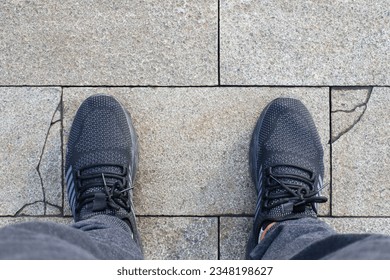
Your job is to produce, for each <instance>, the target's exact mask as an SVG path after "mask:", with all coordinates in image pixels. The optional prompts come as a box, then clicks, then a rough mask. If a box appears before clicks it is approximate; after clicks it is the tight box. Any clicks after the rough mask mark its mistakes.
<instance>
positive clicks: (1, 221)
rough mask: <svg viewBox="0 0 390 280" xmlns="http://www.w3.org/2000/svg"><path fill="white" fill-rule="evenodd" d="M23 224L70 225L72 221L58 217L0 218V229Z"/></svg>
mask: <svg viewBox="0 0 390 280" xmlns="http://www.w3.org/2000/svg"><path fill="white" fill-rule="evenodd" d="M24 222H53V223H59V224H64V225H70V224H71V223H73V220H72V219H70V218H59V217H16V218H10V217H0V227H4V226H8V225H13V224H17V223H24Z"/></svg>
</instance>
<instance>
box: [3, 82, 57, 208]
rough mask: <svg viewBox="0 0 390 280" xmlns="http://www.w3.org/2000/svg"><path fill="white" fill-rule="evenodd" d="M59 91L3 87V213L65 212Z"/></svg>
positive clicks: (54, 89)
mask: <svg viewBox="0 0 390 280" xmlns="http://www.w3.org/2000/svg"><path fill="white" fill-rule="evenodd" d="M60 101H61V90H60V89H59V88H28V87H24V88H9V87H3V88H0V118H1V120H2V121H1V122H0V162H1V163H2V164H1V165H0V174H1V177H0V198H1V203H0V215H19V214H24V215H50V214H53V215H58V214H60V213H61V211H62V179H61V176H62V171H61V134H60V129H61V123H60V122H59V121H58V110H59V109H60V108H59V104H60Z"/></svg>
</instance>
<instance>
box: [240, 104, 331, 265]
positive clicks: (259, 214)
mask: <svg viewBox="0 0 390 280" xmlns="http://www.w3.org/2000/svg"><path fill="white" fill-rule="evenodd" d="M249 165H250V173H251V175H252V179H253V182H254V184H255V186H256V190H257V193H258V198H257V206H256V212H255V218H254V223H253V230H252V232H251V235H250V238H249V242H248V246H247V258H249V257H250V256H249V254H250V252H251V251H252V250H253V249H254V248H255V247H256V245H257V244H258V243H259V242H260V235H261V233H262V231H263V230H264V229H265V228H266V226H267V225H269V224H270V223H272V222H278V221H285V220H291V219H299V218H303V217H317V208H316V203H323V202H326V201H327V198H326V197H322V196H319V191H320V190H321V189H322V186H323V176H324V164H323V150H322V145H321V141H320V137H319V135H318V132H317V129H316V126H315V124H314V121H313V119H312V117H311V115H310V113H309V111H308V110H307V109H306V107H305V106H304V105H303V104H302V103H301V102H300V101H299V100H296V99H292V98H278V99H275V100H274V101H272V102H271V103H270V104H268V106H267V107H266V108H265V109H264V111H263V112H262V113H261V115H260V118H259V119H258V121H257V124H256V127H255V129H254V131H253V135H252V140H251V144H250V151H249Z"/></svg>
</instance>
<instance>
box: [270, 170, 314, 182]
mask: <svg viewBox="0 0 390 280" xmlns="http://www.w3.org/2000/svg"><path fill="white" fill-rule="evenodd" d="M272 172H273V173H274V174H275V175H281V176H284V177H281V178H277V179H278V180H279V181H280V182H282V183H284V184H287V185H298V186H302V187H310V185H309V184H307V183H305V182H303V181H302V180H298V179H293V178H289V176H288V175H293V176H299V177H303V178H305V179H308V180H310V179H311V173H310V172H308V171H305V170H303V169H301V168H298V167H294V166H288V165H280V166H275V167H273V168H272ZM285 175H287V176H285Z"/></svg>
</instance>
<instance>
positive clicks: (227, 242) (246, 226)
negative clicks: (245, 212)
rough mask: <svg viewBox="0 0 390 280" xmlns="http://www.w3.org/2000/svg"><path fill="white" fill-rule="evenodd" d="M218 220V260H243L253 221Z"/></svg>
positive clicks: (231, 218)
mask: <svg viewBox="0 0 390 280" xmlns="http://www.w3.org/2000/svg"><path fill="white" fill-rule="evenodd" d="M220 219H221V221H220V259H221V260H244V259H245V250H246V244H247V242H248V239H249V233H250V231H251V229H252V223H253V219H252V218H247V217H221V218H220Z"/></svg>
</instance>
